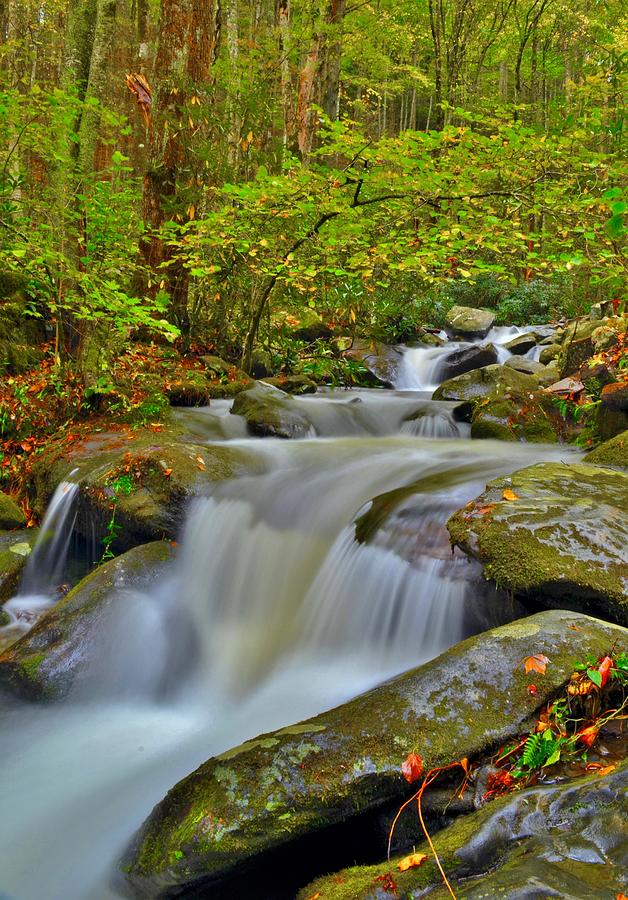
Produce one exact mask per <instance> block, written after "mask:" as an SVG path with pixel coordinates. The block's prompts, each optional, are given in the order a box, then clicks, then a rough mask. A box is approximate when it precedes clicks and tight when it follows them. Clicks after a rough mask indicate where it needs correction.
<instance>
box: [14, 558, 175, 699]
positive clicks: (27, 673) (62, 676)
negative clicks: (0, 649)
mask: <svg viewBox="0 0 628 900" xmlns="http://www.w3.org/2000/svg"><path fill="white" fill-rule="evenodd" d="M172 556H173V548H172V545H171V544H169V543H166V542H165V541H155V542H154V543H151V544H145V545H144V546H142V547H135V548H134V549H133V550H129V552H128V553H124V554H123V555H122V556H118V557H117V558H116V559H112V560H109V561H108V562H106V563H104V564H103V565H102V566H100V567H99V568H98V569H96V570H95V571H94V572H92V573H91V574H90V575H88V576H87V577H86V578H84V579H83V580H82V581H80V582H79V584H77V585H76V587H75V588H73V589H72V590H71V591H70V593H69V594H67V596H66V597H64V598H63V599H62V600H60V601H59V602H58V603H57V604H56V605H55V606H54V607H52V609H51V610H50V611H49V612H47V613H46V614H45V615H44V616H42V618H41V619H40V620H39V621H38V622H37V624H36V625H35V626H34V627H33V628H32V629H31V630H30V631H29V632H28V633H27V634H25V635H24V637H22V638H21V639H20V640H19V641H17V642H16V643H14V644H12V645H11V647H9V649H8V650H5V651H4V653H3V654H2V655H0V684H4V685H5V686H7V687H9V688H11V689H12V690H14V691H16V692H17V693H18V694H20V695H21V696H24V697H27V698H29V699H42V698H55V699H57V698H61V697H63V696H65V694H67V692H68V691H69V690H70V688H71V687H72V685H73V683H74V681H75V679H76V678H77V677H79V676H80V673H81V671H82V670H83V669H84V667H85V666H86V665H87V664H88V662H89V660H90V656H91V651H92V647H93V643H94V641H95V640H97V639H98V636H99V631H100V629H101V625H102V623H103V617H104V616H105V614H106V613H108V611H109V608H110V607H111V604H113V603H123V602H125V598H124V595H123V594H121V593H120V592H123V591H128V590H132V589H137V588H140V587H141V588H146V587H148V586H149V585H150V584H152V583H157V582H158V581H159V580H160V579H161V578H163V574H164V569H165V567H166V565H167V564H168V563H169V562H170V560H171V559H172Z"/></svg>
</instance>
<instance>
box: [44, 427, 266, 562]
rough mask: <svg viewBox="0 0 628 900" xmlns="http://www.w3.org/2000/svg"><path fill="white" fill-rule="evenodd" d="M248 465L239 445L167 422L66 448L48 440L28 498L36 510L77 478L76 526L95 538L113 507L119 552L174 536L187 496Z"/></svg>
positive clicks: (100, 535) (102, 533) (104, 529)
mask: <svg viewBox="0 0 628 900" xmlns="http://www.w3.org/2000/svg"><path fill="white" fill-rule="evenodd" d="M256 467H257V463H255V461H254V460H253V459H252V458H251V457H250V456H249V455H248V454H247V453H246V452H245V451H244V450H242V449H240V448H236V447H228V446H226V445H210V446H208V445H206V444H196V443H193V442H192V441H188V440H186V437H185V434H184V432H183V430H182V429H180V428H177V427H175V426H171V425H169V426H165V427H164V428H163V430H162V431H151V430H150V429H137V430H136V431H133V432H112V433H102V434H95V435H93V436H92V437H91V438H90V439H89V440H86V441H82V442H77V443H75V444H72V445H70V446H67V445H64V444H59V445H58V446H56V447H54V446H52V447H51V448H50V449H49V450H48V451H47V452H46V453H43V454H41V455H40V456H39V457H38V458H37V461H36V462H35V464H34V466H33V474H32V492H33V498H32V503H33V507H34V509H35V511H36V512H37V513H38V514H39V515H40V516H42V515H43V514H44V512H45V509H46V506H47V504H48V502H49V500H50V498H51V496H52V494H53V492H54V490H55V488H56V487H57V485H58V484H59V483H60V482H61V481H63V480H65V479H68V478H69V479H70V480H71V481H73V482H76V483H78V484H79V485H80V490H79V493H78V499H77V517H76V523H75V528H76V530H77V532H78V533H79V534H80V535H82V536H83V537H85V538H86V539H87V540H89V541H93V540H94V537H95V538H96V540H97V541H98V540H101V539H102V538H103V537H104V536H105V534H106V533H107V529H108V525H109V522H110V520H111V516H112V513H113V510H114V507H115V523H116V525H117V527H118V529H119V530H118V533H117V536H116V538H115V540H114V542H113V543H112V545H111V549H112V550H113V551H114V552H117V553H121V552H123V551H124V550H128V549H129V548H130V547H134V546H136V545H137V544H144V543H146V542H148V541H152V540H158V539H160V538H163V537H165V538H168V539H171V540H174V539H176V537H177V536H178V532H179V528H180V526H181V524H182V522H183V519H184V515H185V510H186V507H187V504H188V502H189V500H190V499H191V498H192V497H193V496H195V495H196V494H198V493H199V492H200V493H203V492H204V491H205V492H207V491H208V490H209V486H210V484H211V483H212V482H215V481H223V480H225V479H227V478H231V477H232V476H234V475H238V474H242V473H244V472H250V471H252V470H256ZM71 473H72V474H71Z"/></svg>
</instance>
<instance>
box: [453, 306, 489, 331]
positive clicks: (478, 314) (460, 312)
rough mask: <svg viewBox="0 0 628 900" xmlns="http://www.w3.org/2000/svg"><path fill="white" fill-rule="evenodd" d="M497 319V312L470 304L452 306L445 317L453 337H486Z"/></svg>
mask: <svg viewBox="0 0 628 900" xmlns="http://www.w3.org/2000/svg"><path fill="white" fill-rule="evenodd" d="M494 321H495V313H493V312H491V311H490V310H489V309H473V308H472V307H470V306H452V308H451V309H450V310H449V312H448V313H447V316H446V318H445V328H446V330H447V332H448V334H450V335H451V336H452V337H457V338H473V337H480V338H483V337H486V335H487V334H488V333H489V331H490V330H491V328H492V326H493V322H494Z"/></svg>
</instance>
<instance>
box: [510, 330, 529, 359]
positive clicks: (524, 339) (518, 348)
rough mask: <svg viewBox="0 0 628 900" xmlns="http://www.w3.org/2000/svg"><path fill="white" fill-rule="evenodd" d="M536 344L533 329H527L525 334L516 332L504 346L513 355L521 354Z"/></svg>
mask: <svg viewBox="0 0 628 900" xmlns="http://www.w3.org/2000/svg"><path fill="white" fill-rule="evenodd" d="M536 344H537V339H536V335H535V334H534V332H533V331H529V332H527V333H526V334H518V335H517V336H516V337H514V338H513V339H512V340H511V341H508V343H507V344H504V347H505V348H506V350H508V351H509V352H510V353H512V354H514V355H515V356H523V354H524V353H527V352H528V350H531V349H532V348H533V347H536Z"/></svg>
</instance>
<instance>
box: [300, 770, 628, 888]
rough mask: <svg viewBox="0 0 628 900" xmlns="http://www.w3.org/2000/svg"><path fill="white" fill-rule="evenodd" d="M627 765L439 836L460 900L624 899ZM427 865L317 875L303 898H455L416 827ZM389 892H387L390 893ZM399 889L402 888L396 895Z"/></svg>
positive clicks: (494, 809)
mask: <svg viewBox="0 0 628 900" xmlns="http://www.w3.org/2000/svg"><path fill="white" fill-rule="evenodd" d="M627 798H628V764H627V763H623V764H622V765H621V766H619V767H618V768H617V769H616V768H615V767H614V766H612V765H611V766H610V771H609V772H607V773H606V774H604V775H602V776H600V775H597V774H595V775H589V776H588V777H585V778H578V779H575V780H573V781H568V782H566V783H563V784H560V783H559V784H544V785H539V786H536V787H532V788H528V789H527V790H524V791H519V792H517V793H513V794H510V795H508V796H505V797H502V798H500V799H498V800H494V801H493V802H491V803H488V804H487V805H486V806H485V807H483V808H482V809H480V810H478V811H477V812H474V813H472V814H470V815H468V816H463V817H461V818H459V819H457V820H456V821H455V822H453V824H451V825H449V826H448V827H447V828H445V829H443V830H442V831H439V832H438V834H437V835H435V836H434V835H432V837H433V840H434V843H435V845H436V847H437V850H438V856H439V859H440V861H441V865H442V866H443V868H444V870H445V872H446V873H447V877H448V879H449V881H450V883H451V885H452V888H453V890H454V893H455V894H456V896H458V897H461V898H462V897H464V898H465V900H486V898H491V897H492V898H496V897H503V898H508V900H530V898H532V897H535V898H550V897H563V898H569V900H610V898H613V897H623V896H624V894H623V891H624V889H625V887H626V882H627V880H628V866H627V864H626V860H627V859H628V840H627V838H626V829H625V822H626V816H628V801H627ZM418 842H421V843H420V845H418V846H417V847H416V852H418V853H423V854H425V855H426V857H427V858H426V860H425V862H424V863H423V864H422V865H421V866H415V867H413V868H409V869H407V870H406V871H399V869H398V863H399V861H400V860H399V858H393V859H391V860H390V862H383V863H379V864H378V865H371V866H354V867H352V868H350V869H343V870H342V871H340V872H336V873H335V874H334V875H327V876H324V877H323V878H318V879H316V881H313V882H312V883H311V884H308V885H307V886H306V887H304V888H303V889H302V890H301V891H299V893H298V895H297V900H309V898H312V897H317V898H319V897H320V900H332V898H333V900H374V898H376V897H377V898H378V900H389V898H390V900H392V898H393V897H408V898H410V897H422V896H424V895H426V894H427V895H429V896H430V897H434V898H436V897H438V898H443V897H445V896H447V894H446V892H445V888H444V887H443V885H442V877H441V874H440V872H439V870H438V867H437V865H436V862H435V860H434V856H433V854H432V851H431V849H430V847H429V846H428V844H427V842H425V843H423V842H422V835H421V834H420V833H419V831H418V827H417V844H418ZM384 885H388V887H389V888H390V891H389V889H388V887H386V888H385V887H384ZM393 886H394V888H393Z"/></svg>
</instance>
